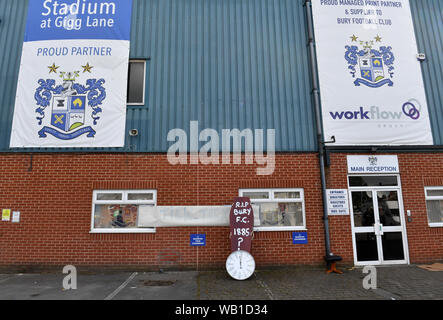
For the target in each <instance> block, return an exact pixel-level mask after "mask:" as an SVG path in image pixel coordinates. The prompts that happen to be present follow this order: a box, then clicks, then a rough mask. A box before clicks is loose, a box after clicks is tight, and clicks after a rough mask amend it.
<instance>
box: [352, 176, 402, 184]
mask: <svg viewBox="0 0 443 320" xmlns="http://www.w3.org/2000/svg"><path fill="white" fill-rule="evenodd" d="M349 186H350V187H396V186H398V179H397V177H396V176H376V175H373V176H349Z"/></svg>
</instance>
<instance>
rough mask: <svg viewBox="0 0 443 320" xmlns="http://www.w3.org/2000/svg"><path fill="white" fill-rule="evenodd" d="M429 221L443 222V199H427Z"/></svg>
mask: <svg viewBox="0 0 443 320" xmlns="http://www.w3.org/2000/svg"><path fill="white" fill-rule="evenodd" d="M426 207H427V210H428V218H429V223H442V222H443V200H428V201H426Z"/></svg>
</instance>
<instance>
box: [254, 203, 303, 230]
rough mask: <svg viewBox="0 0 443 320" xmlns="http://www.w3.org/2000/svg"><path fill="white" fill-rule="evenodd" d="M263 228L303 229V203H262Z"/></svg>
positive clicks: (261, 218) (261, 223) (261, 219)
mask: <svg viewBox="0 0 443 320" xmlns="http://www.w3.org/2000/svg"><path fill="white" fill-rule="evenodd" d="M259 206H260V226H261V227H291V226H292V227H295V226H297V227H303V226H304V221H303V206H302V203H301V202H287V203H286V202H269V203H260V204H259Z"/></svg>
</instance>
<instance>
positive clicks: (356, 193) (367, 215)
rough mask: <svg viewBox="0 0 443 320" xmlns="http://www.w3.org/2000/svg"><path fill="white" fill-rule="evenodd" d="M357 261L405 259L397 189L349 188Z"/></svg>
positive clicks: (358, 262)
mask: <svg viewBox="0 0 443 320" xmlns="http://www.w3.org/2000/svg"><path fill="white" fill-rule="evenodd" d="M350 201H351V209H352V210H351V222H352V232H353V245H354V260H355V264H356V265H368V264H373V265H377V264H399V263H407V253H406V250H405V248H406V239H405V232H404V231H405V228H404V223H405V222H404V215H403V209H402V205H401V199H400V189H385V188H383V189H378V188H364V189H363V188H358V190H352V189H351V191H350Z"/></svg>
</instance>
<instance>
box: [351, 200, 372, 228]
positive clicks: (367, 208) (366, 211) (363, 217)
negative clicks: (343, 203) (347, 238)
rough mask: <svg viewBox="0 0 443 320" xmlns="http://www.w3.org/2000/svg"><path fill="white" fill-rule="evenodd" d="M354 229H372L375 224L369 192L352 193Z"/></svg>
mask: <svg viewBox="0 0 443 320" xmlns="http://www.w3.org/2000/svg"><path fill="white" fill-rule="evenodd" d="M352 206H353V212H354V226H355V227H372V226H373V225H374V223H375V218H374V203H373V201H372V192H371V191H352Z"/></svg>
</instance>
